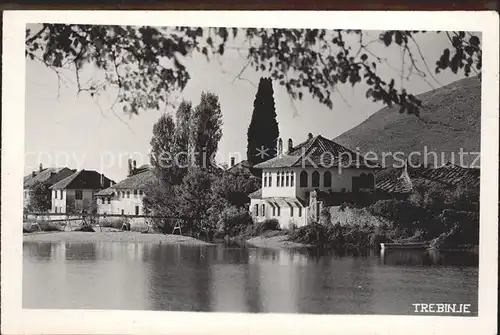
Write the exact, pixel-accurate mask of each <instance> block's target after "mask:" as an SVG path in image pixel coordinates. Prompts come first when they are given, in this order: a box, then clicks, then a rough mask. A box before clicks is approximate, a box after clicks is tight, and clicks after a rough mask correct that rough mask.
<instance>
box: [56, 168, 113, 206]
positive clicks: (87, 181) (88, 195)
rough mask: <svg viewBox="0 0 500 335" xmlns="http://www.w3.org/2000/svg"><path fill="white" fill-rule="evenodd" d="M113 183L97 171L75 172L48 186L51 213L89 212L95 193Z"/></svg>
mask: <svg viewBox="0 0 500 335" xmlns="http://www.w3.org/2000/svg"><path fill="white" fill-rule="evenodd" d="M113 184H114V182H113V181H112V180H110V179H109V178H107V177H106V176H105V175H104V174H101V173H99V172H97V171H92V170H80V171H78V172H75V173H73V174H71V175H70V176H68V177H66V178H64V179H62V180H60V181H59V182H57V183H55V184H54V185H52V186H51V187H50V189H51V190H52V213H75V212H79V213H81V212H82V211H87V212H91V211H92V210H93V208H92V207H93V200H94V199H95V195H96V194H97V193H98V192H99V191H101V190H103V189H106V188H108V187H110V186H111V185H113Z"/></svg>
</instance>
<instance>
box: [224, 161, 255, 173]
mask: <svg viewBox="0 0 500 335" xmlns="http://www.w3.org/2000/svg"><path fill="white" fill-rule="evenodd" d="M238 169H245V170H249V169H250V163H249V162H248V161H247V160H242V161H241V162H239V163H236V164H234V165H233V166H231V167H230V168H229V169H227V171H228V172H231V171H235V170H238Z"/></svg>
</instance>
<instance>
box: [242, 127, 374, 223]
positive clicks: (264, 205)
mask: <svg viewBox="0 0 500 335" xmlns="http://www.w3.org/2000/svg"><path fill="white" fill-rule="evenodd" d="M277 152H278V155H277V156H276V157H274V158H272V159H269V160H267V161H265V162H262V163H260V164H257V165H256V166H255V168H258V169H261V170H262V188H261V189H259V190H257V191H256V192H254V193H252V194H250V195H249V197H250V199H251V201H250V212H251V213H252V216H253V217H254V219H255V220H256V221H263V220H265V219H272V218H273V219H277V220H278V221H279V223H280V226H281V227H282V228H287V227H289V226H291V225H295V226H297V227H301V226H304V225H307V224H308V223H309V222H312V221H314V220H318V219H319V216H320V213H321V209H322V206H323V203H324V202H326V199H328V203H331V199H335V197H338V198H339V199H340V198H341V195H342V194H344V193H350V192H353V193H355V192H364V191H373V190H374V189H375V171H376V170H377V169H379V168H380V167H379V165H378V164H377V162H376V161H373V160H368V159H365V158H364V157H363V156H361V155H360V154H359V153H356V152H354V151H352V150H350V149H348V148H346V147H344V146H342V145H340V144H338V143H335V142H334V141H332V140H329V139H327V138H325V137H323V136H321V135H319V136H312V134H309V136H308V138H307V140H306V141H304V142H302V143H300V144H299V145H297V146H293V142H292V140H291V139H289V140H288V148H287V150H286V152H283V143H282V140H281V139H279V140H278V151H277ZM324 200H325V201H324Z"/></svg>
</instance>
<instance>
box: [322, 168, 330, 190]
mask: <svg viewBox="0 0 500 335" xmlns="http://www.w3.org/2000/svg"><path fill="white" fill-rule="evenodd" d="M323 186H324V187H332V173H331V172H330V171H325V174H324V175H323Z"/></svg>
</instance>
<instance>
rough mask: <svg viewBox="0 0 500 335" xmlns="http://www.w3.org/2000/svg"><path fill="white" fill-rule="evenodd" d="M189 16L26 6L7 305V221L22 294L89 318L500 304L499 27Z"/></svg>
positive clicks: (405, 311)
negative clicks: (39, 10) (43, 10)
mask: <svg viewBox="0 0 500 335" xmlns="http://www.w3.org/2000/svg"><path fill="white" fill-rule="evenodd" d="M181 13H182V12H178V14H176V13H175V12H165V13H163V18H164V19H163V20H162V19H161V18H162V14H160V13H157V14H155V16H154V17H153V19H151V20H148V18H147V16H143V18H142V20H130V21H128V22H127V21H125V20H123V23H120V22H118V20H117V19H116V18H114V19H111V18H110V20H109V23H107V22H106V21H105V19H103V17H102V16H100V19H99V20H97V22H91V21H92V20H84V19H82V20H78V18H77V16H75V15H70V16H69V17H64V18H63V16H60V17H61V20H57V19H53V20H51V19H50V17H48V19H47V20H41V19H38V20H28V19H26V18H25V19H24V20H25V21H23V23H22V26H23V28H24V31H23V33H24V34H23V36H18V40H17V42H16V45H20V44H22V45H23V48H24V55H21V54H16V57H15V58H17V59H16V61H17V62H18V63H19V68H20V69H22V70H20V72H19V74H22V76H23V80H22V86H23V88H22V89H23V92H17V94H20V95H19V99H18V100H20V101H17V102H18V103H19V105H16V106H18V107H17V109H14V108H13V107H12V106H10V105H9V108H8V109H7V108H6V107H3V111H4V113H3V114H17V115H18V116H17V118H18V119H19V120H20V121H18V122H17V124H18V125H19V126H18V127H20V128H19V130H18V131H17V132H16V131H14V130H13V129H11V130H10V132H9V133H6V134H7V135H8V134H14V133H15V134H17V136H18V138H19V141H20V144H14V143H9V142H7V141H5V142H4V140H2V142H3V143H4V144H3V146H2V147H3V148H2V155H3V156H4V155H5V156H8V155H9V151H8V149H7V152H5V150H4V146H5V145H12V146H14V145H15V146H16V149H15V153H14V154H12V152H13V151H12V150H11V151H10V152H11V153H10V156H9V157H11V158H12V157H18V158H20V159H19V160H17V162H16V164H17V165H16V168H15V169H14V168H12V167H10V168H9V167H7V169H9V170H8V171H12V170H16V172H15V173H16V176H18V177H13V175H6V174H4V168H2V171H3V172H2V202H3V203H4V206H5V205H7V207H10V208H9V209H8V210H9V211H12V212H15V214H14V215H16V216H15V217H16V218H17V221H15V222H10V221H9V222H7V221H4V220H2V221H4V222H2V223H3V224H2V304H3V303H4V297H3V295H4V294H7V293H9V292H7V293H6V292H5V290H6V288H5V287H4V285H3V282H4V278H3V277H4V275H5V273H6V271H9V270H8V269H7V268H6V267H5V266H6V265H5V260H4V257H7V256H5V255H4V250H5V249H6V248H7V246H6V243H9V241H8V236H10V234H8V233H5V231H7V229H8V230H9V231H12V232H13V233H12V235H16V236H18V237H17V240H16V241H19V242H16V243H18V244H19V246H16V248H17V249H16V250H19V251H20V254H17V256H16V257H17V258H18V261H19V262H18V263H19V264H18V265H17V268H18V269H19V271H20V274H19V275H20V276H19V277H16V278H18V279H16V280H18V283H17V285H18V289H17V291H19V293H20V296H19V301H18V302H17V304H18V305H19V306H18V307H16V308H19V310H20V311H23V312H24V311H28V312H29V313H32V314H30V315H36V314H37V313H38V312H40V313H42V312H43V311H55V310H57V311H61V313H64V311H73V312H75V313H76V314H75V315H76V316H78V315H81V318H80V320H78V318H77V319H76V320H77V321H76V322H80V324H81V326H82V327H84V326H85V325H84V324H83V323H84V322H83V316H84V315H85V314H84V313H86V312H90V311H95V310H99V311H100V313H101V315H100V317H101V318H102V319H106V313H108V312H109V313H110V312H112V311H121V312H128V313H134V312H141V313H142V312H166V313H165V315H168V312H189V313H190V314H186V315H195V316H196V315H204V316H206V317H207V318H208V317H213V318H217V315H219V314H220V315H224V319H230V318H232V315H234V316H235V317H236V316H238V315H248V314H250V315H251V316H252V317H259V316H260V317H264V316H265V315H268V316H272V315H276V316H277V317H278V316H279V317H283V316H284V317H288V318H290V319H292V318H297V319H295V320H300V319H299V318H300V316H304V317H313V318H314V317H315V316H316V317H320V316H335V317H343V316H345V317H349V316H353V315H356V316H359V317H360V319H359V320H358V321H356V322H357V323H363V322H364V321H362V320H363V319H362V317H363V316H370V315H371V316H388V317H389V316H392V317H395V316H398V317H410V318H406V319H405V320H410V321H408V322H414V323H415V324H420V326H422V325H421V324H422V323H425V320H433V321H432V322H439V320H440V319H441V318H445V319H446V320H447V322H449V323H450V324H453V323H456V325H455V327H458V324H459V323H460V322H463V323H464V324H465V323H467V322H469V320H471V319H473V320H479V319H480V318H479V317H480V316H486V308H483V309H482V308H481V306H486V307H492V306H493V307H494V306H496V302H495V301H493V303H491V301H490V300H487V299H495V298H494V297H492V295H494V296H495V297H496V291H489V292H485V291H484V290H485V289H486V288H488V289H492V285H491V283H492V282H494V284H495V285H496V280H497V279H496V276H497V270H496V269H497V263H496V256H497V249H496V248H497V247H498V241H497V234H498V231H497V229H498V215H497V207H495V206H496V205H495V204H496V203H497V196H498V161H497V158H498V43H496V42H495V41H493V40H487V36H488V35H487V33H485V31H484V28H482V29H481V27H487V26H488V25H487V24H486V23H484V24H483V26H481V25H480V23H479V21H478V20H477V19H476V20H471V22H472V23H474V24H476V27H475V28H476V29H470V28H467V29H466V28H465V27H464V28H462V29H457V28H455V27H458V26H459V23H460V22H458V23H455V24H454V25H450V28H446V27H444V28H441V29H436V28H433V29H431V28H429V29H423V28H424V27H425V25H423V24H422V22H421V24H420V25H417V24H415V27H416V28H415V29H412V30H409V28H408V27H407V26H408V24H406V25H405V24H404V23H403V24H402V23H401V22H399V24H394V29H387V24H381V25H380V26H379V27H377V26H373V28H370V27H367V25H366V24H362V23H361V22H359V21H358V23H356V22H357V21H354V20H353V21H350V22H351V23H352V27H351V29H348V28H347V27H346V26H345V24H344V25H341V24H339V26H338V28H337V27H336V26H335V24H333V25H332V23H329V24H325V25H324V26H325V27H327V28H321V22H322V21H318V23H317V24H316V26H314V22H315V21H314V16H312V18H309V20H308V23H309V24H304V26H303V27H297V24H299V23H297V22H291V23H290V25H289V27H287V25H286V24H285V23H283V22H284V21H283V22H280V20H276V21H275V23H276V25H275V26H273V25H272V20H271V19H265V15H264V14H265V13H264V14H263V16H262V17H264V19H263V20H264V21H265V23H264V24H262V25H258V23H259V21H258V20H259V15H257V13H256V14H253V16H251V18H253V19H245V20H244V22H242V23H241V24H235V22H237V21H235V19H234V18H233V20H227V23H226V21H224V20H220V23H219V24H217V23H216V22H217V21H216V20H214V19H212V20H210V19H208V21H203V23H202V21H200V23H199V24H198V25H197V24H196V21H195V20H194V19H190V20H186V21H185V22H186V23H185V24H183V23H182V22H183V21H182V19H181V18H179V17H177V18H175V16H176V15H178V16H180V17H182V14H181ZM82 15H83V14H82ZM86 15H89V17H90V14H86ZM109 15H111V14H109ZM113 15H116V14H113ZM129 15H134V14H129ZM135 15H136V17H140V16H139V15H138V14H137V13H136V14H135ZM186 15H187V14H186ZM199 15H200V16H204V17H209V16H211V15H215V12H214V13H212V14H209V13H200V14H199ZM230 15H236V14H229V16H230ZM238 15H240V17H242V18H243V15H246V14H242V13H239V14H238ZM336 15H337V16H336V17H339V16H340V15H341V13H337V14H336ZM377 15H380V14H377ZM383 15H385V14H383ZM36 17H37V16H34V15H32V16H29V19H33V18H36ZM39 17H40V18H43V16H39ZM54 17H55V16H54ZM223 17H225V18H227V17H228V15H226V16H223ZM294 17H300V15H296V16H294ZM322 17H323V20H324V18H325V16H322ZM486 17H487V18H489V19H490V20H489V21H490V22H492V23H493V24H490V25H489V26H495V22H496V23H497V24H498V16H487V15H486ZM68 18H69V19H68ZM457 18H458V17H457ZM5 20H6V21H7V18H5ZM68 20H69V21H68ZM242 20H243V19H242ZM372 20H376V19H375V18H372ZM485 20H486V19H485ZM327 21H328V20H327ZM486 21H488V20H486ZM138 22H141V23H140V24H139V23H138ZM170 22H172V23H170ZM205 22H212V24H206V23H205ZM248 22H252V25H249V26H244V25H245V24H246V23H248ZM344 22H345V19H344ZM375 22H376V21H375ZM229 23H232V25H231V24H229ZM311 23H312V25H311ZM357 24H358V25H359V26H360V27H361V28H357V26H356V25H357ZM434 24H435V25H437V26H439V22H434ZM17 26H21V24H20V23H18V24H17ZM399 26H403V28H401V29H400V28H399ZM472 28H474V25H473V24H472ZM495 29H496V32H495V33H496V34H498V26H497V27H496V28H495ZM18 30H19V29H18ZM16 36H17V35H16ZM489 36H492V35H491V34H490V35H489ZM493 36H494V35H493ZM496 36H497V37H498V35H496ZM4 38H5V37H4ZM491 42H493V43H491ZM491 45H494V47H492V46H491ZM7 51H8V50H7ZM5 52H6V49H4V53H5ZM487 52H491V53H490V54H489V55H487ZM495 52H496V56H497V57H496V60H495V61H494V62H493V63H491V65H490V63H487V60H489V61H490V62H491V60H492V58H495ZM488 57H489V58H488ZM12 58H14V57H12ZM4 60H5V55H4ZM495 62H496V63H495ZM488 66H491V67H490V68H488ZM488 71H490V72H488ZM495 71H496V72H495ZM492 73H493V74H492ZM495 73H496V74H495ZM488 76H489V77H488ZM495 76H496V82H495V81H492V80H491V79H492V78H495ZM3 84H4V85H3V87H4V88H5V87H6V86H7V85H10V82H6V81H4V82H3ZM12 85H16V86H15V87H21V84H14V83H13V84H12ZM495 85H496V86H495ZM492 86H495V87H493V88H492ZM490 88H492V89H493V97H492V94H491V93H487V92H485V91H488V90H489V89H490ZM11 89H13V87H12V88H11ZM495 94H496V102H494V104H493V105H490V106H489V107H487V108H486V107H485V101H486V98H485V96H487V97H488V99H489V100H488V101H490V102H491V101H495V97H494V95H495ZM6 95H7V94H6ZM495 104H496V105H495ZM20 114H22V115H20ZM19 115H20V116H19ZM4 122H5V119H4ZM493 123H496V125H493ZM6 127H8V125H6V124H3V128H6ZM12 127H15V126H12ZM485 129H487V130H485ZM2 132H3V131H2ZM3 134H4V132H3ZM12 136H13V135H12ZM2 137H4V136H2ZM8 140H9V141H10V140H11V138H8ZM487 150H488V151H487ZM4 159H6V160H7V158H6V157H2V165H3V164H4ZM12 166H13V165H12ZM487 166H489V169H488V168H487ZM8 171H7V172H6V173H8ZM21 174H22V177H21ZM15 178H17V179H15ZM14 179H15V180H14ZM7 184H8V185H7ZM21 185H22V186H23V187H22V191H21ZM7 186H8V187H9V190H10V188H11V187H12V188H13V187H16V190H15V192H16V193H13V194H12V197H14V198H16V199H17V200H16V201H18V202H19V204H18V202H15V205H14V202H12V204H13V205H12V206H10V205H8V204H7V203H5V201H6V200H5V199H7V198H6V194H5V193H6V191H5V189H6V188H7ZM21 199H22V203H21V202H20V200H21ZM11 200H12V199H11ZM12 201H14V200H12ZM4 206H2V218H4V217H5V216H4ZM6 210H7V209H6ZM5 220H6V219H5ZM5 225H9V227H8V228H6V227H5ZM21 228H22V235H21ZM485 229H487V231H485ZM4 230H5V231H4ZM6 234H7V235H6ZM21 236H22V237H21ZM11 242H12V243H13V241H11ZM486 243H487V245H488V250H487V251H484V249H485V245H486ZM486 254H488V255H487V256H485V255H486ZM485 257H487V258H485ZM489 262H492V263H491V264H490V263H489ZM486 268H487V269H486ZM16 271H17V270H16ZM482 271H489V272H488V273H489V280H490V281H489V282H488V278H486V279H485V282H484V283H485V284H484V285H483V282H482V280H483V278H485V277H488V276H486V275H483V272H482ZM21 273H22V275H21ZM480 280H481V285H483V286H482V287H481V290H483V291H482V293H481V294H480V290H479V288H480V286H481V285H480ZM7 290H8V289H7ZM17 291H16V292H17ZM12 292H14V291H12ZM12 292H10V293H12ZM487 296H489V297H487ZM2 309H4V308H2ZM2 312H4V310H2ZM227 313H229V314H227ZM2 314H3V313H2ZM490 314H492V315H496V313H493V312H492V311H490V310H488V317H491V315H490ZM40 315H41V314H39V315H38V316H35V317H34V318H35V319H36V318H39V320H43V321H40V322H45V324H46V325H48V324H52V322H53V324H54V325H56V324H57V323H58V322H64V321H62V320H58V318H61V319H64V317H63V316H60V317H58V313H54V314H51V315H53V318H54V319H53V320H50V319H49V320H47V319H42V316H40ZM127 315H129V317H124V319H129V320H131V319H132V318H135V317H133V315H134V314H127ZM141 315H142V314H141ZM155 315H156V314H155ZM159 315H160V316H159V317H160V318H161V317H162V316H161V315H163V314H159ZM183 315H184V314H183ZM185 317H186V318H187V319H189V317H188V316H185ZM51 318H52V317H51ZM137 318H139V317H137ZM154 318H156V319H157V318H158V316H155V317H154ZM2 319H3V318H2ZM170 320H171V321H170V322H175V318H173V317H172V319H170ZM179 320H180V319H179ZM195 320H196V318H195V317H193V319H192V321H191V323H192V326H193V327H194V326H197V327H199V328H200V329H199V331H200V332H201V333H204V332H208V328H204V327H203V326H202V325H201V324H196V323H197V321H195ZM215 320H216V319H214V321H213V322H215V323H219V325H218V326H219V327H220V329H224V327H223V326H224V325H223V323H224V322H225V321H223V319H218V320H220V321H215ZM252 320H253V321H252V323H254V322H255V323H258V322H259V321H257V320H259V319H252ZM286 320H289V319H286ZM308 320H309V321H310V322H313V323H314V321H313V320H315V319H308ZM335 320H337V319H335ZM340 320H342V319H338V321H335V322H339V321H340ZM394 320H397V319H394ZM455 320H457V321H455ZM484 320H486V319H484ZM271 321H272V317H271ZM488 321H492V320H491V319H488ZM25 322H26V321H25ZM134 322H135V321H134ZM187 322H189V321H187ZM228 322H231V321H230V320H229V321H228ZM275 322H276V323H278V321H277V319H276V320H275ZM284 322H288V321H284ZM294 322H297V323H298V322H300V321H294ZM340 322H342V321H340ZM394 322H396V321H394ZM405 322H406V321H405ZM485 322H486V321H485ZM3 323H4V320H2V325H3ZM324 323H325V324H324V325H323V327H324V329H325V330H326V331H328V330H329V329H330V330H335V327H334V326H333V325H332V324H331V323H328V322H327V321H324ZM396 323H397V322H396ZM42 324H43V323H42ZM293 324H295V323H290V324H288V325H281V326H280V325H279V324H278V325H275V328H274V329H276V331H277V332H279V331H278V330H279V329H281V328H280V327H284V328H287V327H292V325H293ZM365 326H367V327H368V326H369V325H365ZM389 326H390V324H389V325H387V327H389ZM483 326H484V327H485V328H482V329H488V330H491V331H494V329H493V328H491V327H494V324H491V322H489V323H485V324H484V325H483ZM54 327H55V326H54ZM61 327H62V326H61ZM109 327H111V326H109ZM166 327H167V328H165V331H168V329H169V328H168V326H166ZM233 327H234V325H233ZM331 327H333V328H331ZM344 327H347V326H346V325H344ZM399 327H400V328H398V329H399V330H402V329H405V328H404V327H403V326H399ZM405 327H406V328H412V327H413V326H410V324H409V323H407V324H406V326H405ZM488 327H489V328H488ZM48 329H51V332H52V333H55V332H63V331H67V330H68V329H63V328H61V329H59V328H51V327H48ZM54 329H56V330H54ZM75 329H78V328H75ZM84 329H85V328H82V331H84ZM109 329H112V328H109ZM155 329H160V328H155ZM233 329H236V328H233ZM301 329H306V330H307V328H301ZM311 329H313V328H311ZM344 329H347V328H344ZM387 329H390V328H387ZM415 329H416V328H415ZM373 330H375V329H373ZM438 330H439V329H438V327H437V326H436V331H438ZM141 331H145V332H149V331H148V330H147V329H146V328H145V329H141ZM157 331H158V330H157ZM408 331H409V332H410V331H411V329H408ZM439 331H440V330H439ZM154 332H155V330H152V329H151V333H154ZM231 333H233V332H231Z"/></svg>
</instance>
